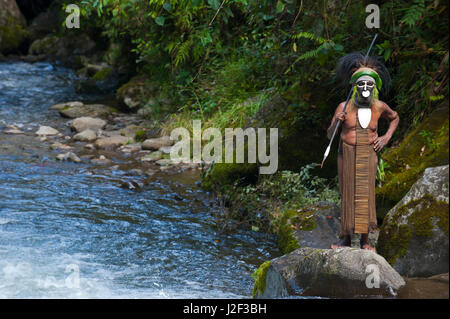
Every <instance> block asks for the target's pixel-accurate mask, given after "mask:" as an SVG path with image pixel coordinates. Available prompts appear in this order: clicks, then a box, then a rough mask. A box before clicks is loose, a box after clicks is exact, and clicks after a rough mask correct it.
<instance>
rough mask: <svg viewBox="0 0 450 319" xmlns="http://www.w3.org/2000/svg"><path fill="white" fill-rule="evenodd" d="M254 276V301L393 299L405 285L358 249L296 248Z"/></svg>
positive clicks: (378, 260) (385, 265) (379, 259)
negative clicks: (319, 297)
mask: <svg viewBox="0 0 450 319" xmlns="http://www.w3.org/2000/svg"><path fill="white" fill-rule="evenodd" d="M255 274H256V277H255V286H254V290H253V294H254V297H256V298H280V297H288V296H290V295H302V296H321V297H338V298H339V297H341V298H353V297H362V296H383V295H384V296H393V295H395V294H396V292H397V291H398V290H399V289H400V288H402V287H403V286H404V285H405V281H404V280H403V278H402V277H401V276H400V275H399V274H398V273H397V272H396V271H395V270H394V269H393V268H392V267H391V266H390V265H389V264H388V262H387V261H386V260H385V259H384V258H383V257H382V256H380V255H378V254H376V253H374V252H372V251H369V250H365V249H358V248H341V249H336V250H333V249H317V248H310V247H304V248H299V249H296V250H294V251H293V252H291V253H290V254H287V255H284V256H282V257H279V258H275V259H273V260H271V261H267V262H265V263H264V264H263V265H261V267H260V268H259V269H258V270H257V271H256V272H255Z"/></svg>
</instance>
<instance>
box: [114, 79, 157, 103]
mask: <svg viewBox="0 0 450 319" xmlns="http://www.w3.org/2000/svg"><path fill="white" fill-rule="evenodd" d="M156 90H157V87H156V86H155V85H153V84H152V83H150V81H149V80H148V79H147V78H146V77H145V76H135V77H133V78H132V79H131V80H130V81H128V82H127V83H125V84H124V85H122V86H121V87H120V88H119V89H118V90H117V92H116V99H117V101H118V103H119V105H120V106H122V107H123V108H124V109H127V110H129V111H137V110H139V109H140V108H142V107H144V106H145V105H146V104H149V103H150V104H151V103H152V99H153V97H154V95H155V94H156ZM154 102H155V103H156V101H154Z"/></svg>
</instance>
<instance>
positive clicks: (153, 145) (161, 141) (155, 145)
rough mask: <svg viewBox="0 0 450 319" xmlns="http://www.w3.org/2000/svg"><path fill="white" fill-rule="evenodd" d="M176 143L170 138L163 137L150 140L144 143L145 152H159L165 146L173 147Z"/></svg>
mask: <svg viewBox="0 0 450 319" xmlns="http://www.w3.org/2000/svg"><path fill="white" fill-rule="evenodd" d="M173 144H174V141H173V140H171V139H170V137H169V136H162V137H157V138H149V139H147V140H145V141H144V142H142V149H143V150H150V151H157V150H159V149H160V148H161V147H164V146H172V145H173Z"/></svg>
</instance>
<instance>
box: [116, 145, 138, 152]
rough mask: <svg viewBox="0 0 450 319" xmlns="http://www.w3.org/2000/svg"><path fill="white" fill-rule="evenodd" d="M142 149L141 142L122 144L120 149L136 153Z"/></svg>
mask: <svg viewBox="0 0 450 319" xmlns="http://www.w3.org/2000/svg"><path fill="white" fill-rule="evenodd" d="M140 150H141V145H139V144H127V145H122V146H121V147H120V148H119V151H121V152H122V153H136V152H139V151H140Z"/></svg>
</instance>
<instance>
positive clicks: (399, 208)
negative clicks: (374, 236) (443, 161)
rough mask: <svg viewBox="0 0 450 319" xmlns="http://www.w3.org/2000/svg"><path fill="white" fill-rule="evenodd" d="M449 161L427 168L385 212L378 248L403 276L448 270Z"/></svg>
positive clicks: (426, 274) (419, 275)
mask: <svg viewBox="0 0 450 319" xmlns="http://www.w3.org/2000/svg"><path fill="white" fill-rule="evenodd" d="M448 183H449V165H444V166H438V167H432V168H427V169H426V170H425V171H424V173H423V175H422V177H421V178H420V179H419V180H418V181H417V182H416V183H415V184H414V185H413V186H412V187H411V189H410V190H409V192H408V193H407V194H406V195H405V196H404V197H403V199H402V200H401V201H400V202H399V203H398V204H397V205H395V206H394V207H393V208H392V209H391V210H390V211H389V212H388V214H387V215H386V217H385V219H384V221H383V225H382V227H381V230H380V235H379V238H378V245H377V250H378V252H379V253H380V254H381V255H383V256H384V257H385V258H386V260H387V261H388V262H389V263H390V264H391V265H392V266H393V267H394V268H395V269H396V270H397V271H398V272H399V273H400V274H401V275H403V276H407V277H426V276H432V275H437V274H441V273H446V272H448V271H449V253H448V252H449V245H448V211H449V206H448V203H449V201H448V200H449V193H448V192H449V186H448Z"/></svg>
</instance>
